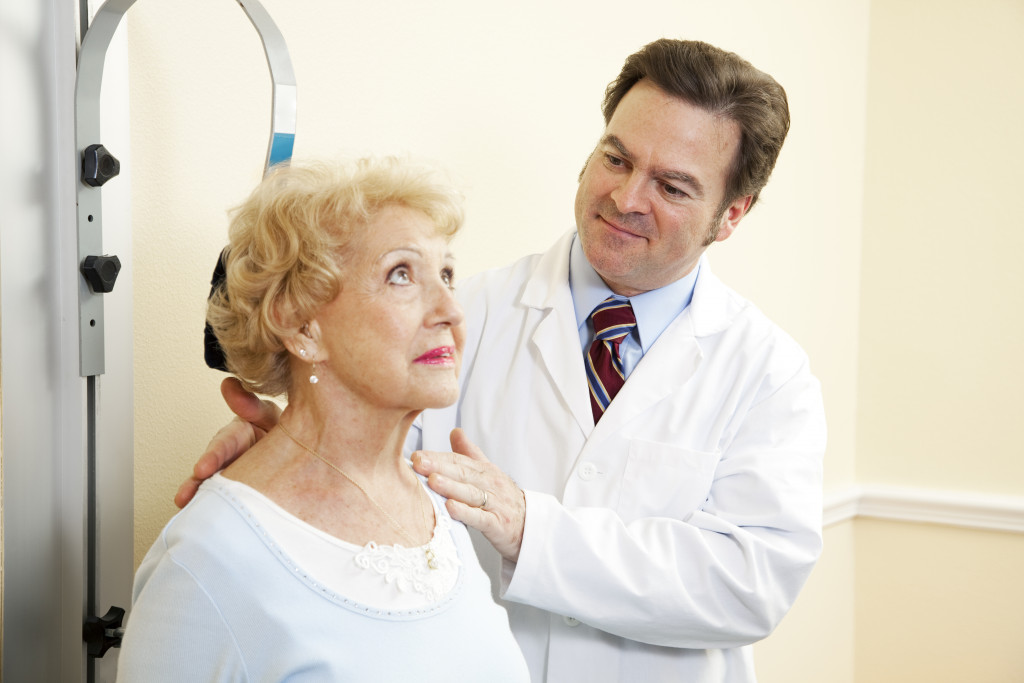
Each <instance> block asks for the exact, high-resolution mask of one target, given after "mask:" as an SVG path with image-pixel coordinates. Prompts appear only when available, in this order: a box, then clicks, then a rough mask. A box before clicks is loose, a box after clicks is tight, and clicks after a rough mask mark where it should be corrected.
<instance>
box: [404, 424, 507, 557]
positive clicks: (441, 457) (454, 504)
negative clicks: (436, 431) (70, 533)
mask: <svg viewBox="0 0 1024 683" xmlns="http://www.w3.org/2000/svg"><path fill="white" fill-rule="evenodd" d="M451 444H452V452H451V453H442V452H438V451H416V452H415V453H413V454H412V463H413V468H414V469H415V470H416V471H417V472H419V473H420V474H422V475H423V476H425V477H427V481H428V483H429V484H430V488H432V489H433V490H434V491H436V492H437V493H439V494H440V495H442V496H445V497H446V498H447V499H448V501H447V502H446V503H445V505H446V507H447V508H448V514H450V515H451V516H452V518H453V519H456V520H458V521H460V522H462V523H463V524H465V525H467V526H471V527H473V528H474V529H477V530H478V531H480V532H481V533H482V534H483V535H484V538H486V539H487V540H488V541H489V542H490V543H491V545H493V546H494V548H495V549H496V550H497V551H498V552H499V553H501V556H502V557H504V558H505V559H506V560H509V561H510V562H517V561H518V560H519V549H520V548H521V547H522V543H523V529H524V527H525V526H526V496H525V495H524V494H523V491H522V490H521V489H520V488H519V487H518V486H516V483H515V482H514V481H512V478H511V477H510V476H508V475H507V474H505V473H504V472H503V471H501V470H500V469H499V468H498V467H497V466H496V465H494V464H492V463H491V462H490V461H489V460H488V459H487V457H486V456H485V455H484V454H483V452H482V451H481V450H480V449H479V448H478V447H477V446H476V444H474V443H473V442H472V441H470V440H469V438H467V437H466V434H465V433H464V432H463V431H462V430H461V429H454V430H452V434H451Z"/></svg>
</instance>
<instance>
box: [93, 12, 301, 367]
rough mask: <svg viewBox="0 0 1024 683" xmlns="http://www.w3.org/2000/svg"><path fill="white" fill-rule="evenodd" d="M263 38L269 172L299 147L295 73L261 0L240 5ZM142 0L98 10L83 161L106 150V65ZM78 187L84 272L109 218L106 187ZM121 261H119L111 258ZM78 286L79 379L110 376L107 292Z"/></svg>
mask: <svg viewBox="0 0 1024 683" xmlns="http://www.w3.org/2000/svg"><path fill="white" fill-rule="evenodd" d="M235 1H236V2H237V3H238V4H239V5H240V6H241V7H242V9H243V10H245V14H246V16H248V17H249V21H250V22H252V25H253V26H254V27H255V28H256V31H257V32H258V33H259V34H260V40H261V41H262V43H263V51H264V53H265V54H266V57H267V66H268V67H269V69H270V77H271V81H272V82H273V109H272V111H271V119H270V128H271V130H270V143H269V145H268V147H267V160H266V169H267V170H269V169H270V167H271V166H273V165H274V164H276V163H280V162H282V161H287V160H288V159H290V158H291V155H292V147H293V144H294V141H295V113H296V106H295V102H296V99H295V95H296V86H295V71H294V69H293V68H292V62H291V57H290V56H289V54H288V47H287V45H285V42H284V36H283V35H281V31H280V30H279V29H278V28H277V24H275V23H274V20H273V19H271V18H270V15H269V14H268V13H267V11H266V10H265V9H264V8H263V5H261V4H260V3H259V2H258V1H257V0H235ZM135 2H136V0H107V2H105V3H104V4H103V6H102V7H100V8H99V10H97V12H96V15H95V16H94V17H93V19H92V22H91V23H90V25H89V29H88V31H86V33H85V37H84V38H83V39H82V47H81V50H80V51H79V53H78V78H77V81H76V84H75V145H76V148H77V149H78V154H79V157H80V161H82V160H84V157H85V154H86V151H85V150H86V149H88V148H90V147H91V146H96V145H99V144H100V140H99V137H100V88H101V86H102V83H103V64H104V61H105V58H106V55H107V48H108V47H109V46H110V41H111V39H112V38H113V36H114V32H115V31H116V30H117V27H118V25H120V23H121V18H122V17H123V16H124V15H125V13H126V12H127V11H128V10H129V9H130V8H131V6H132V5H134V4H135ZM81 180H82V182H80V183H78V263H79V270H80V271H81V269H82V266H83V265H84V264H85V260H86V259H87V258H89V257H93V258H94V259H95V258H96V257H102V256H103V212H102V202H101V186H102V183H100V185H92V184H87V183H86V181H85V178H84V177H82V178H81ZM111 258H115V257H111ZM77 282H78V330H79V340H80V350H79V374H80V375H81V376H82V377H91V376H93V375H102V374H103V372H104V368H105V364H104V344H103V334H104V325H103V292H102V291H95V290H94V289H93V288H92V286H91V285H90V282H89V280H87V279H86V277H85V276H84V275H81V274H80V275H79V277H78V278H77Z"/></svg>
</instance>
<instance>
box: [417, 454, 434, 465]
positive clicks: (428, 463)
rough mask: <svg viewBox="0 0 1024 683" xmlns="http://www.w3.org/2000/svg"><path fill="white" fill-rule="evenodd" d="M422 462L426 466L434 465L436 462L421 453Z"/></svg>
mask: <svg viewBox="0 0 1024 683" xmlns="http://www.w3.org/2000/svg"><path fill="white" fill-rule="evenodd" d="M420 464H421V465H423V466H424V467H430V466H432V465H433V464H434V463H432V462H430V460H429V459H427V458H426V457H424V456H422V455H421V456H420Z"/></svg>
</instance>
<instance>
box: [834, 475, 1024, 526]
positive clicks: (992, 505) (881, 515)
mask: <svg viewBox="0 0 1024 683" xmlns="http://www.w3.org/2000/svg"><path fill="white" fill-rule="evenodd" d="M855 517H868V518H873V519H891V520H897V521H903V522H925V523H931V524H944V525H947V526H957V527H966V528H971V529H988V530H992V531H1012V532H1017V533H1024V496H1005V495H992V494H981V493H970V492H963V491H941V490H933V489H918V488H908V487H892V486H858V487H851V488H849V489H844V490H843V491H839V492H836V493H832V494H829V495H826V499H825V507H824V510H823V522H824V525H825V526H826V527H829V526H832V525H835V524H839V523H841V522H845V521H848V520H850V519H854V518H855Z"/></svg>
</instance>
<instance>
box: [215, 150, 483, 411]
mask: <svg viewBox="0 0 1024 683" xmlns="http://www.w3.org/2000/svg"><path fill="white" fill-rule="evenodd" d="M388 206H404V207H407V208H410V209H414V210H417V211H421V212H422V213H423V214H425V215H426V216H427V217H428V218H429V219H430V220H431V221H432V222H433V223H434V225H435V226H436V227H437V231H438V234H440V235H443V236H445V237H446V238H449V239H450V238H451V237H452V236H453V235H454V234H455V233H456V232H457V231H458V230H459V228H460V227H462V221H463V207H462V196H461V195H460V194H459V193H458V192H457V191H456V190H454V189H453V188H452V187H451V186H450V185H449V184H448V183H447V182H445V181H443V180H442V179H441V178H440V177H439V174H438V173H437V171H435V170H434V169H432V168H428V167H425V166H422V165H419V164H413V163H410V162H408V161H401V160H398V159H396V158H393V157H388V158H384V159H361V160H359V161H357V162H356V163H354V164H352V165H347V166H344V165H335V164H327V163H296V162H293V163H291V164H288V165H282V166H279V167H277V168H275V169H274V170H273V171H272V172H271V173H270V174H269V175H267V177H266V178H264V180H263V182H261V183H260V184H259V185H258V186H257V187H256V189H255V190H254V191H253V192H252V194H251V195H250V196H249V198H248V199H246V200H245V202H243V203H242V204H241V206H239V207H237V208H236V209H235V210H234V211H233V212H232V218H231V225H230V228H229V231H228V236H229V244H228V247H227V253H226V257H225V263H226V279H225V282H224V284H223V285H222V286H221V287H219V288H218V289H217V290H216V291H215V292H214V294H213V296H211V297H210V302H209V306H208V308H207V321H208V322H209V323H210V326H211V327H212V329H213V332H214V334H215V335H216V336H217V340H218V342H219V343H220V346H221V348H222V349H223V351H224V357H225V360H226V363H227V368H228V370H230V371H231V372H233V373H234V374H235V375H237V376H238V378H239V379H240V380H241V381H242V383H243V384H244V385H245V386H246V388H248V389H249V390H250V391H255V392H258V393H261V394H267V395H272V396H276V395H279V394H283V393H287V392H288V391H289V389H290V388H291V379H292V378H291V372H290V370H289V358H288V352H287V351H286V350H285V347H284V344H283V340H284V339H286V338H288V337H290V336H291V335H293V334H295V333H296V332H297V331H298V330H299V329H300V328H301V327H302V326H303V325H304V324H305V323H306V322H307V321H309V320H311V319H313V318H315V317H316V315H317V313H318V312H319V311H320V309H321V308H323V307H324V306H325V305H327V304H328V303H330V302H331V301H333V300H334V298H335V297H337V295H338V293H339V292H340V291H341V288H342V282H341V266H342V264H343V261H344V252H345V247H346V245H347V244H348V242H349V241H350V240H351V239H352V237H353V236H354V235H355V234H356V231H357V230H360V229H365V227H366V225H367V224H368V223H369V222H370V221H371V220H372V219H373V217H374V216H375V215H377V214H378V213H379V212H380V211H381V210H382V209H383V208H385V207H388Z"/></svg>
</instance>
